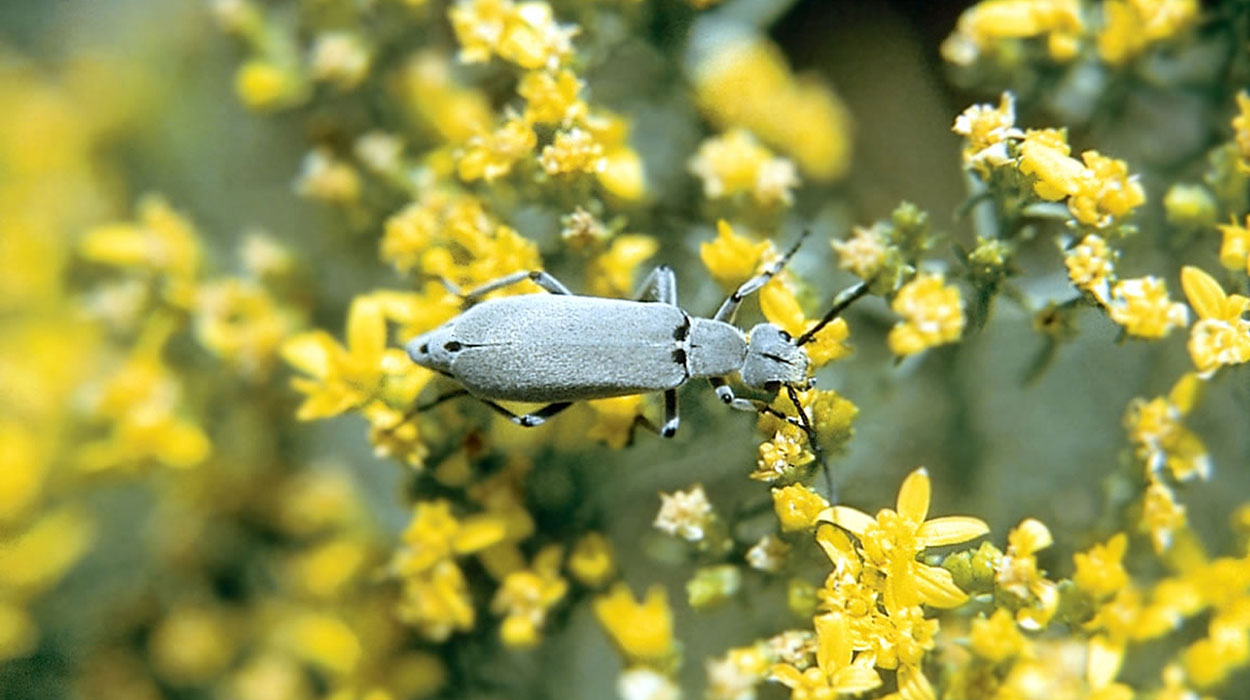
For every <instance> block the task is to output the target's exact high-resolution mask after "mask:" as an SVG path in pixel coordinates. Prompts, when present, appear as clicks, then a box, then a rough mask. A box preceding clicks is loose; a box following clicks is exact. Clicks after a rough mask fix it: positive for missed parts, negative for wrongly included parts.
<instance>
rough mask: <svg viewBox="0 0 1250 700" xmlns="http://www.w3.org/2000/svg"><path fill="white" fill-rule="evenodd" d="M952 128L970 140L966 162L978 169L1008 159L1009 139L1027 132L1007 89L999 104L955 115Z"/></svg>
mask: <svg viewBox="0 0 1250 700" xmlns="http://www.w3.org/2000/svg"><path fill="white" fill-rule="evenodd" d="M983 4H984V3H983ZM965 14H966V13H965ZM951 131H954V132H955V133H956V134H959V135H960V136H963V137H964V139H965V140H966V141H967V142H968V143H967V145H966V146H964V151H963V157H964V165H967V166H971V167H976V168H978V169H982V168H984V167H985V166H986V165H989V166H998V165H1003V164H1005V163H1007V162H1008V160H1009V158H1008V157H1007V141H1008V139H1012V138H1021V137H1023V136H1024V132H1022V131H1020V130H1019V129H1017V128H1016V99H1015V96H1014V95H1012V94H1011V93H1010V92H1004V93H1003V95H1002V97H1000V98H999V100H998V107H991V106H990V105H986V104H981V105H973V106H971V107H969V108H968V109H965V110H964V111H963V113H962V114H960V115H959V116H958V117H956V118H955V126H954V127H952V128H951Z"/></svg>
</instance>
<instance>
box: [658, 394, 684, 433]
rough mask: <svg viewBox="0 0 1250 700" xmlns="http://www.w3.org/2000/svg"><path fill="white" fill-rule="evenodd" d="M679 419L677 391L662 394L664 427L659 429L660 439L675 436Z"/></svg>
mask: <svg viewBox="0 0 1250 700" xmlns="http://www.w3.org/2000/svg"><path fill="white" fill-rule="evenodd" d="M680 422H681V417H680V416H679V415H678V414H677V390H676V389H669V390H668V391H666V392H664V427H662V428H660V437H665V438H671V437H673V436H674V435H676V434H677V425H678V424H679V423H680Z"/></svg>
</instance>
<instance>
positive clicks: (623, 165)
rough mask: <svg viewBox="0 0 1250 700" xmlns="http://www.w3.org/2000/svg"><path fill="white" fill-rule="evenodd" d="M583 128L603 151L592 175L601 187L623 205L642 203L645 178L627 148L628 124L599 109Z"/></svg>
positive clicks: (636, 158)
mask: <svg viewBox="0 0 1250 700" xmlns="http://www.w3.org/2000/svg"><path fill="white" fill-rule="evenodd" d="M583 126H584V127H585V129H586V130H587V131H589V132H590V134H591V135H592V136H594V139H595V142H596V143H598V144H599V146H600V147H601V148H602V149H603V157H602V159H601V162H600V163H599V166H598V170H596V171H595V178H596V179H597V180H598V181H599V184H600V186H602V187H603V189H605V190H607V191H608V192H609V193H610V194H611V195H612V196H614V197H617V198H619V199H623V200H625V201H626V202H639V201H641V200H642V199H643V197H645V196H646V194H647V176H646V172H645V171H644V170H643V166H642V157H641V156H639V155H638V152H637V151H635V150H634V149H633V148H631V147H630V145H629V128H630V127H629V122H628V121H627V120H626V119H625V118H624V117H620V116H617V115H615V114H612V113H610V112H608V111H607V110H603V109H599V110H596V111H595V112H594V113H592V114H591V115H590V116H589V117H587V118H586V120H585V124H584V125H583Z"/></svg>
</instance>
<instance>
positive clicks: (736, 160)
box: [689, 128, 799, 206]
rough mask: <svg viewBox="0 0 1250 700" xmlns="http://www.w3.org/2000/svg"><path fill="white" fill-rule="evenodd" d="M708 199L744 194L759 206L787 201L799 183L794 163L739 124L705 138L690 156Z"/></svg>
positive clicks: (783, 203) (691, 165) (785, 203)
mask: <svg viewBox="0 0 1250 700" xmlns="http://www.w3.org/2000/svg"><path fill="white" fill-rule="evenodd" d="M689 167H690V172H692V173H694V174H695V175H697V176H698V177H699V179H701V180H702V181H703V195H704V196H705V197H707V198H709V199H719V198H722V197H734V196H739V195H745V196H750V197H753V198H754V200H755V201H756V202H757V203H758V204H760V205H761V206H777V205H788V204H790V203H791V202H792V201H793V199H794V198H793V195H792V194H791V190H793V189H794V188H795V187H798V185H799V176H798V172H797V171H796V170H795V168H794V164H793V163H791V162H790V161H789V160H787V159H785V158H778V157H776V156H774V155H773V153H772V152H771V151H769V150H768V149H767V148H766V147H764V146H763V145H761V144H760V143H759V142H758V141H756V140H755V137H754V136H752V135H751V132H749V131H747V130H746V129H742V128H735V129H731V130H730V131H728V132H726V133H725V134H723V135H721V136H718V137H713V138H709V139H707V140H705V141H704V142H703V143H702V144H701V145H700V146H699V150H698V152H697V153H695V154H694V157H693V158H691V159H690V164H689Z"/></svg>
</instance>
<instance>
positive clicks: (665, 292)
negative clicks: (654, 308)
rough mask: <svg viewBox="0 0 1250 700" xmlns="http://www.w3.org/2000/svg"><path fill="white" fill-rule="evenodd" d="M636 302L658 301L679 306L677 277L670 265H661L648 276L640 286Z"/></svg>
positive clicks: (635, 296)
mask: <svg viewBox="0 0 1250 700" xmlns="http://www.w3.org/2000/svg"><path fill="white" fill-rule="evenodd" d="M634 300H635V301H658V302H660V303H661V304H668V305H669V306H677V275H676V274H675V273H674V272H673V268H671V267H669V266H668V265H660V266H658V267H656V268H655V269H654V270H652V271H651V272H650V273H648V274H647V276H646V278H645V279H643V281H642V284H641V285H639V286H638V293H637V294H635V295H634Z"/></svg>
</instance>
